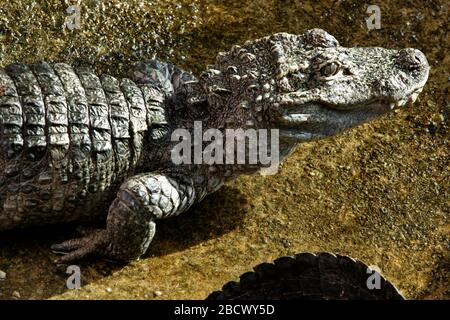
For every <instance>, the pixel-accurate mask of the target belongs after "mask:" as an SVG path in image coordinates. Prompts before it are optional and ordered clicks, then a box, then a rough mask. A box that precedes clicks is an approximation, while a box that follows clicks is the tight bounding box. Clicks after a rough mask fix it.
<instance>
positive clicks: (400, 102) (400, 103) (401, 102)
mask: <svg viewBox="0 0 450 320" xmlns="http://www.w3.org/2000/svg"><path fill="white" fill-rule="evenodd" d="M406 102H407V100H404V99H402V100H400V101H399V102H398V103H397V105H398V106H399V107H403V106H404V105H405V104H406Z"/></svg>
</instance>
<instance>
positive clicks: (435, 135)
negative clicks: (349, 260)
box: [0, 0, 450, 299]
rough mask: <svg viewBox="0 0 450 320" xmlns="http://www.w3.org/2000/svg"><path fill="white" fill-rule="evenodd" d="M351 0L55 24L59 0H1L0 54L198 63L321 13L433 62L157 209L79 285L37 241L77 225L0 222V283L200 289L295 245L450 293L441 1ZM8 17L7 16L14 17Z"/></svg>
mask: <svg viewBox="0 0 450 320" xmlns="http://www.w3.org/2000/svg"><path fill="white" fill-rule="evenodd" d="M366 8H367V7H366V5H365V4H362V3H361V2H360V1H334V2H330V1H301V2H300V1H278V0H264V1H258V2H254V1H217V0H206V1H200V0H199V1H185V0H183V1H177V2H176V3H175V1H169V0H157V1H148V2H147V1H145V2H144V1H137V0H136V1H108V2H102V1H86V2H84V1H83V3H82V7H81V29H74V30H68V29H67V28H66V29H63V28H62V25H63V24H64V21H65V18H66V16H67V15H68V14H67V13H66V9H67V6H66V4H64V2H63V1H61V2H54V1H39V2H38V1H32V0H23V1H20V2H19V1H16V2H6V1H2V4H1V6H0V64H1V65H6V64H8V63H12V62H14V61H21V62H25V63H30V62H34V61H36V60H43V59H45V60H54V61H63V62H68V63H74V64H82V63H94V65H95V68H96V69H97V71H98V72H107V73H110V74H112V75H117V76H120V75H126V72H127V71H126V70H127V66H128V65H129V64H130V63H132V62H134V61H138V60H141V59H146V58H152V57H158V58H160V59H163V60H170V61H172V62H174V63H176V64H178V65H180V66H181V67H184V68H186V69H188V70H192V71H193V72H194V73H196V74H198V72H199V71H201V70H202V69H204V68H205V66H206V65H207V64H210V63H212V62H213V61H214V60H215V56H216V53H217V52H219V51H226V50H228V49H229V48H230V47H231V45H233V44H237V43H242V42H244V41H245V40H247V39H250V38H257V37H261V36H264V35H267V34H271V33H274V32H280V31H286V32H291V33H301V32H303V31H305V30H306V29H310V28H315V27H319V28H322V29H324V30H326V31H328V32H330V33H332V34H333V35H334V36H335V37H336V38H337V39H338V40H339V41H340V43H341V44H342V45H345V46H356V45H358V46H382V47H389V48H404V47H414V48H417V49H420V50H421V51H423V52H424V53H425V54H426V56H427V58H428V60H429V62H430V66H431V73H430V78H429V81H428V83H427V85H426V87H425V89H424V91H423V93H422V94H421V95H420V97H419V101H418V102H416V103H415V104H414V105H413V107H410V108H406V109H402V110H400V111H398V112H396V113H393V114H390V115H389V116H386V117H384V118H382V119H379V120H377V121H374V122H372V123H370V124H367V125H364V126H361V127H359V128H356V129H353V130H351V131H348V132H346V133H344V134H342V135H339V136H337V137H334V138H331V139H327V140H323V141H318V142H314V143H307V144H303V145H301V146H300V147H299V148H298V149H297V151H296V152H295V153H294V155H293V156H292V157H290V158H289V159H288V160H287V161H286V162H285V163H284V164H283V165H282V167H281V170H280V172H279V174H278V175H277V176H269V177H242V178H240V179H238V180H237V181H235V182H233V183H230V184H229V185H228V186H226V187H225V188H224V189H222V190H221V191H220V192H217V193H215V194H213V195H211V196H209V197H208V198H207V199H206V200H205V201H204V202H203V203H201V204H199V205H197V206H196V207H195V208H193V210H191V211H190V212H189V213H187V214H185V215H183V216H180V217H178V218H176V219H172V220H167V221H163V222H162V223H160V224H159V225H158V227H159V228H158V233H157V236H156V237H155V239H154V241H153V244H152V246H151V248H150V250H149V252H148V254H147V256H146V257H145V258H143V259H141V260H139V261H134V262H131V263H129V264H126V265H124V264H114V263H112V262H110V261H98V260H97V261H95V260H94V261H83V262H81V263H80V264H79V265H80V269H81V284H82V288H81V289H80V290H69V289H67V286H66V281H67V278H68V277H69V276H70V275H69V274H66V269H65V267H61V266H56V265H54V264H53V259H54V258H55V257H54V256H53V254H52V253H51V252H50V250H49V248H50V245H51V244H53V243H58V242H60V241H61V240H64V239H67V238H70V237H71V236H73V235H74V234H75V231H74V230H75V226H74V225H64V226H52V227H49V228H45V229H26V230H17V231H12V232H7V233H2V234H0V270H3V272H4V273H6V275H7V276H5V277H4V278H3V280H2V279H1V277H2V276H1V273H0V298H2V299H41V298H55V299H71V298H79V299H88V298H89V299H115V298H123V299H134V298H137V299H177V298H190V299H203V298H205V297H206V296H207V295H208V294H209V293H210V292H212V291H214V290H217V289H219V288H220V287H221V285H222V284H223V283H224V282H226V281H228V280H229V279H233V278H238V277H239V275H240V274H242V273H243V272H245V271H246V270H248V269H249V268H250V267H251V266H253V265H256V264H258V263H261V262H263V261H270V260H273V259H275V258H277V257H278V256H281V255H292V254H294V253H296V252H302V251H313V252H314V251H330V252H336V253H340V254H345V255H349V256H352V257H355V258H357V259H360V260H363V261H366V262H368V263H370V264H374V265H378V266H379V267H380V268H381V270H382V271H383V273H384V274H385V275H386V277H388V278H389V279H390V280H391V281H392V282H393V283H394V284H395V285H396V286H397V287H398V288H399V289H400V290H401V291H402V293H403V294H404V295H405V297H406V298H418V299H431V298H442V299H449V298H450V292H449V289H448V288H449V287H450V251H449V248H450V222H449V211H450V210H449V209H450V208H449V202H450V201H449V190H450V188H449V187H450V186H449V181H450V179H449V178H450V177H449V149H450V148H449V147H450V146H449V131H448V114H449V85H450V82H449V81H448V79H449V69H450V68H449V67H450V61H449V59H450V57H449V55H448V54H447V53H448V51H449V42H448V27H447V25H446V21H447V20H448V15H449V12H448V10H449V8H448V3H447V2H446V1H443V0H442V1H438V0H433V1H427V2H426V4H425V3H424V2H422V1H414V0H412V1H406V0H402V1H393V0H392V1H391V0H388V1H383V3H382V4H381V3H380V9H381V29H380V30H370V31H369V30H368V29H367V26H366V22H365V19H366V18H367V17H368V14H367V13H366ZM17 17H20V18H17Z"/></svg>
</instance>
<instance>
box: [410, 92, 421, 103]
mask: <svg viewBox="0 0 450 320" xmlns="http://www.w3.org/2000/svg"><path fill="white" fill-rule="evenodd" d="M418 96H419V94H418V93H413V94H412V95H411V97H409V101H410V102H412V103H414V102H416V100H417V97H418Z"/></svg>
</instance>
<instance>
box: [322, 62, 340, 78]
mask: <svg viewBox="0 0 450 320" xmlns="http://www.w3.org/2000/svg"><path fill="white" fill-rule="evenodd" d="M338 71H339V64H338V63H337V62H330V63H327V64H326V65H324V66H323V67H322V68H320V75H321V76H323V77H331V76H334V75H335V74H336V73H338Z"/></svg>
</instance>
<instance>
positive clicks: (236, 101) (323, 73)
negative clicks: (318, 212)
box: [198, 29, 429, 145]
mask: <svg viewBox="0 0 450 320" xmlns="http://www.w3.org/2000/svg"><path fill="white" fill-rule="evenodd" d="M428 72H429V66H428V62H427V59H426V57H425V55H424V54H423V53H422V52H421V51H419V50H416V49H403V50H391V49H384V48H378V47H373V48H363V47H353V48H346V47H342V46H340V45H339V43H338V41H337V40H336V39H335V38H334V37H333V36H331V35H330V34H328V33H327V32H325V31H323V30H321V29H313V30H309V31H307V32H305V33H304V34H302V35H293V34H288V33H278V34H275V35H272V36H269V37H265V38H262V39H259V40H256V41H248V42H246V43H245V44H244V45H243V46H234V47H233V48H232V50H231V51H230V52H226V53H220V54H219V55H218V57H217V62H216V64H215V65H214V66H210V67H209V69H208V70H207V71H206V72H204V73H203V74H202V75H201V78H200V82H199V84H198V85H199V86H200V87H202V89H203V90H202V91H203V92H204V94H202V96H203V98H204V99H205V100H207V105H208V107H209V109H210V110H212V112H214V110H216V111H215V112H216V113H217V114H216V116H215V117H214V118H215V119H221V120H220V121H222V120H223V119H225V120H226V122H228V124H229V125H228V126H227V127H229V126H230V125H231V126H235V127H239V126H240V127H244V128H248V127H254V128H267V129H269V128H276V129H279V130H280V142H281V143H284V144H287V145H295V144H297V143H298V142H304V141H310V140H314V139H318V138H323V137H326V136H331V135H334V134H337V133H339V132H341V131H343V130H344V129H347V128H350V127H354V126H356V125H358V124H360V123H364V122H366V121H368V120H370V119H373V118H375V117H378V116H381V115H383V114H385V113H387V112H389V111H391V110H393V109H395V108H396V107H402V106H404V105H406V104H408V103H412V102H414V101H415V100H416V98H417V95H418V94H419V93H420V91H421V90H422V88H423V86H424V85H425V83H426V81H427V78H428ZM199 100H202V99H199ZM222 124H223V123H222ZM217 125H219V126H220V123H218V124H217Z"/></svg>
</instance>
